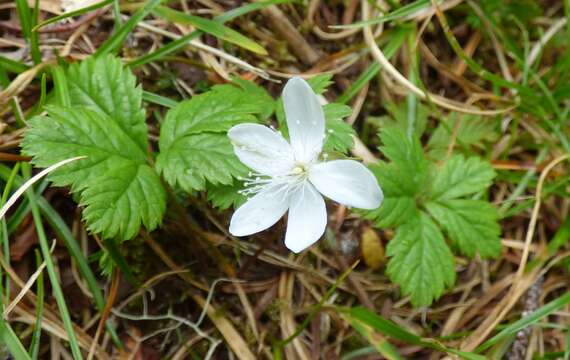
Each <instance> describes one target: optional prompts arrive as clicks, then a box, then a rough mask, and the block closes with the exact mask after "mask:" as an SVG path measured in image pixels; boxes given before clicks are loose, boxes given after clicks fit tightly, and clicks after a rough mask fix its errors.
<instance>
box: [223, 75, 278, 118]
mask: <svg viewBox="0 0 570 360" xmlns="http://www.w3.org/2000/svg"><path fill="white" fill-rule="evenodd" d="M232 81H233V82H234V83H235V84H237V85H239V86H240V87H241V88H242V89H243V90H244V91H245V92H246V93H247V94H249V97H250V98H252V99H255V104H256V106H258V107H259V108H260V109H261V112H260V113H259V114H258V117H259V119H260V120H265V119H267V118H269V117H270V116H271V115H273V112H274V111H275V107H276V105H277V104H276V101H275V99H274V98H272V97H271V95H269V94H268V93H267V90H265V89H264V88H262V87H261V86H259V85H257V84H255V83H253V82H251V81H247V80H243V79H240V78H238V77H234V78H232Z"/></svg>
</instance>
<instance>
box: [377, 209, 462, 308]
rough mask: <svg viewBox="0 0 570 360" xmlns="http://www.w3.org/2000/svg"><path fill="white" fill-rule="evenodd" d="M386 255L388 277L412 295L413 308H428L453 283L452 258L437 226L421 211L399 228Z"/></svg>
mask: <svg viewBox="0 0 570 360" xmlns="http://www.w3.org/2000/svg"><path fill="white" fill-rule="evenodd" d="M387 255H388V256H389V257H391V259H390V261H389V262H388V268H387V273H388V275H389V276H390V278H391V279H392V281H394V282H395V283H397V284H399V285H400V286H401V288H402V292H403V293H404V295H410V296H411V301H412V304H413V305H414V306H424V305H430V304H431V303H432V301H433V300H435V299H437V298H438V297H440V296H441V295H442V294H443V292H444V290H445V288H446V287H450V286H452V285H453V284H454V283H455V271H454V265H453V255H452V254H451V251H450V250H449V247H448V246H447V244H446V243H445V241H444V239H443V235H442V234H441V231H440V230H439V228H438V227H437V225H436V224H435V223H434V222H433V220H431V219H430V217H429V216H428V215H427V214H425V213H423V212H420V213H419V214H418V216H415V217H414V218H412V219H410V220H409V221H408V222H406V223H405V224H404V225H402V226H400V227H399V228H398V230H397V231H396V236H395V237H394V238H393V239H392V240H391V241H390V242H389V243H388V247H387Z"/></svg>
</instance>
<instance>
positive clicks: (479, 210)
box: [425, 200, 501, 258]
mask: <svg viewBox="0 0 570 360" xmlns="http://www.w3.org/2000/svg"><path fill="white" fill-rule="evenodd" d="M425 206H426V208H427V210H428V211H429V213H430V214H431V215H432V216H433V217H434V218H435V219H436V221H437V222H438V223H439V224H440V225H441V226H442V227H443V229H444V230H445V232H446V233H447V235H448V237H449V239H450V240H451V241H452V242H453V245H455V247H457V248H458V249H459V251H460V252H461V253H463V254H465V255H467V256H470V257H473V256H475V254H476V253H479V254H480V255H481V257H483V258H489V257H495V256H498V255H499V254H500V253H501V239H500V237H499V235H500V233H501V228H500V227H499V224H498V223H497V220H498V218H499V213H498V212H497V209H495V207H494V206H493V205H491V204H489V203H488V202H487V201H481V200H443V201H441V202H429V203H427V204H426V205H425Z"/></svg>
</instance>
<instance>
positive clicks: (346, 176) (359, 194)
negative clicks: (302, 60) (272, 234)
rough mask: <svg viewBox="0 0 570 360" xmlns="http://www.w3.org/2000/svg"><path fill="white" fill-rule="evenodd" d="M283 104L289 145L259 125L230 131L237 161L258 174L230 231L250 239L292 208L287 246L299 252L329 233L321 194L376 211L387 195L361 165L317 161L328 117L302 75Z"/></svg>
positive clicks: (287, 87) (287, 90)
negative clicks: (247, 236) (325, 233)
mask: <svg viewBox="0 0 570 360" xmlns="http://www.w3.org/2000/svg"><path fill="white" fill-rule="evenodd" d="M283 104H284V107H285V116H286V118H287V126H288V128H289V138H290V140H291V143H289V142H287V140H285V139H284V138H283V136H281V134H280V133H278V132H276V131H274V130H272V129H270V128H268V127H266V126H263V125H259V124H251V123H248V124H240V125H236V126H234V127H232V128H231V129H230V130H229V132H228V136H229V138H230V139H231V141H232V144H233V146H234V151H235V154H236V155H237V157H238V158H239V159H240V161H241V162H242V163H244V164H245V165H247V166H248V167H249V168H251V169H252V170H253V171H254V172H255V173H250V177H249V178H248V179H247V180H246V189H245V190H243V192H244V193H245V194H246V195H253V197H251V198H250V199H248V201H247V202H246V203H245V204H243V205H242V206H241V207H240V208H239V209H237V210H236V212H235V213H234V215H233V216H232V219H231V222H230V233H231V234H233V235H235V236H246V235H251V234H254V233H257V232H259V231H262V230H265V229H267V228H269V227H270V226H272V225H273V224H275V223H276V222H277V221H278V220H279V219H280V218H281V217H282V216H283V215H284V214H285V212H286V211H287V210H289V220H288V223H287V233H286V235H285V246H287V248H289V249H290V250H292V251H294V252H300V251H302V250H304V249H306V248H307V247H309V246H311V245H312V244H314V243H315V242H316V241H317V240H318V239H319V238H320V237H321V236H322V235H323V233H324V231H325V228H326V224H327V211H326V207H325V201H324V199H323V196H322V195H324V196H326V197H328V198H330V199H332V200H335V201H337V202H339V203H341V204H344V205H347V206H354V207H357V208H361V209H375V208H377V207H378V206H380V204H381V203H382V199H383V194H382V190H381V189H380V187H379V186H378V182H377V181H376V178H375V177H374V175H373V174H372V173H371V172H370V170H368V169H367V168H366V167H365V166H364V165H362V164H361V163H359V162H356V161H353V160H333V161H328V162H321V161H320V160H319V155H320V154H321V151H322V148H323V141H324V139H325V117H324V113H323V109H322V107H321V105H320V104H319V100H318V98H317V96H316V95H315V93H314V92H313V90H312V89H311V87H310V86H309V84H307V83H306V82H305V81H304V80H303V79H301V78H298V77H295V78H292V79H291V80H289V81H288V82H287V85H285V89H284V90H283Z"/></svg>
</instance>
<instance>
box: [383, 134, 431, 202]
mask: <svg viewBox="0 0 570 360" xmlns="http://www.w3.org/2000/svg"><path fill="white" fill-rule="evenodd" d="M380 140H381V141H382V144H383V145H382V146H381V147H380V151H382V153H383V154H384V156H386V157H387V158H388V159H389V160H390V161H391V165H392V168H391V169H390V171H389V172H390V173H394V172H396V173H397V175H398V176H397V177H394V176H392V174H391V175H388V176H392V177H393V181H395V182H396V184H395V186H398V185H399V186H400V187H401V186H404V187H405V188H406V189H405V191H406V193H418V192H420V191H422V190H423V189H424V187H425V183H426V181H427V176H428V171H427V169H428V163H427V161H426V159H425V156H424V152H423V149H422V144H421V143H420V140H419V138H418V137H417V136H415V135H413V136H411V137H408V136H407V135H406V133H405V131H403V130H402V129H400V128H398V127H395V126H388V127H386V128H384V129H382V131H381V132H380ZM381 185H382V184H381Z"/></svg>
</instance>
